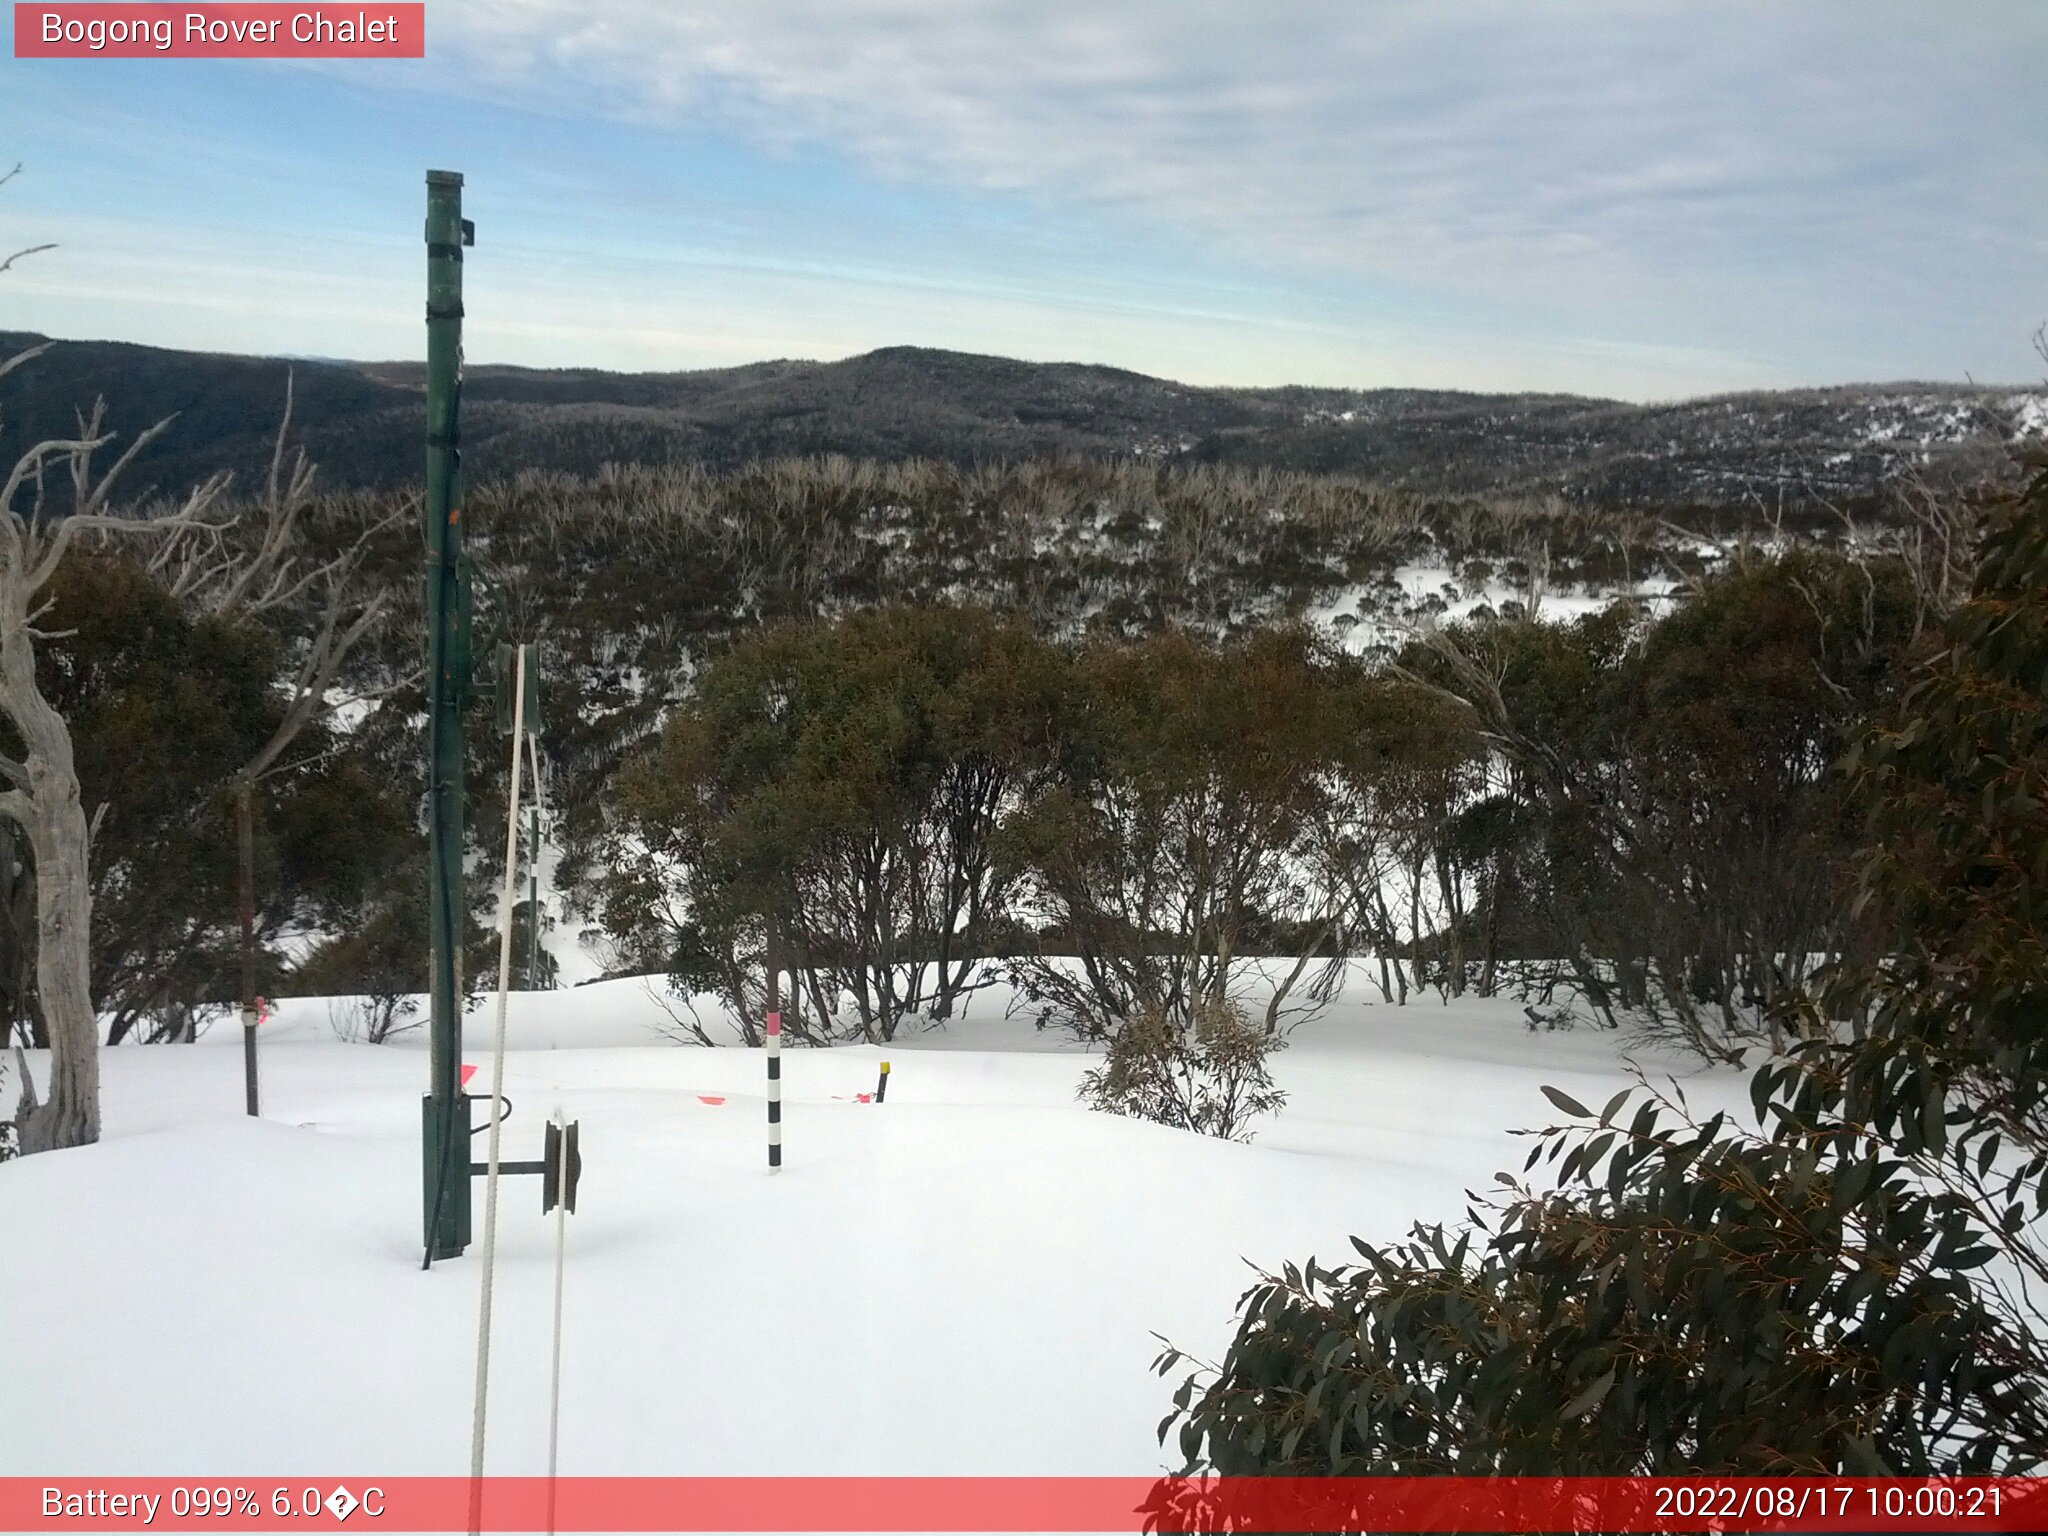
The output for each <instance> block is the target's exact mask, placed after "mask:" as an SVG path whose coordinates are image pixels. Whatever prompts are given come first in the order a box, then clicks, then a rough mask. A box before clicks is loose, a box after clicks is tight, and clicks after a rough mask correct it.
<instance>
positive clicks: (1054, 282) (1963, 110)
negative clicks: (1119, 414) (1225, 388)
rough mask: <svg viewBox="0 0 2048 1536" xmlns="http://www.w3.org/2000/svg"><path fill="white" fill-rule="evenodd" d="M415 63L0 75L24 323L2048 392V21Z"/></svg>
mask: <svg viewBox="0 0 2048 1536" xmlns="http://www.w3.org/2000/svg"><path fill="white" fill-rule="evenodd" d="M427 14H428V58H427V59H425V60H424V61H418V62H397V61H391V62H377V63H360V62H343V61H334V62H328V63H319V64H287V63H267V62H247V61H232V62H230V61H221V62H206V61H163V60H134V61H129V60H106V61H74V60H17V59H13V58H0V169H4V168H5V167H6V166H8V165H11V164H13V163H14V162H15V161H20V162H22V163H23V165H24V167H25V169H24V170H23V172H22V174H21V175H20V176H19V177H17V178H16V179H15V180H14V181H13V182H11V183H9V184H8V185H7V186H6V187H5V188H4V189H0V255H4V253H5V252H6V251H9V250H13V249H15V248H17V247H19V246H24V245H30V244H40V243H42V242H44V241H55V242H57V245H58V249H56V250H54V251H50V252H47V253H44V254H41V255H38V256H36V257H33V258H31V259H28V260H25V261H23V262H21V263H20V264H18V265H17V266H16V267H15V269H14V270H13V271H11V272H9V273H7V274H6V275H5V276H0V326H5V327H8V328H22V329H32V330H40V331H45V332H48V333H51V334H55V335H63V336H75V337H86V336H90V337H110V338H115V339H121V340H131V341H141V342H148V343H153V344H158V345H166V346H180V347H198V348H207V349H213V350H220V351H237V352H266V353H287V354H301V355H322V356H344V357H363V358H384V357H411V356H417V355H418V354H419V353H420V351H421V350H422V347H423V345H424V342H423V329H422V325H421V322H420V317H419V311H420V305H421V289H422V266H423V259H424V258H423V252H422V250H421V248H420V243H419V231H420V218H421V211H422V202H423V187H422V173H423V172H424V170H425V169H426V168H427V167H429V166H438V167H447V168H450V169H457V170H461V171H463V172H464V173H465V175H466V177H467V178H468V192H467V211H468V212H469V214H470V215H471V216H472V217H473V218H474V219H475V220H476V223H477V226H478V231H479V233H478V248H477V250H476V251H475V252H474V253H473V255H472V257H471V262H470V265H469V266H468V268H467V281H468V289H469V292H468V309H469V315H470V320H469V324H468V334H467V341H468V352H469V355H470V357H471V358H472V359H475V360H479V361H494V362H518V363H528V364H535V365H567V364H578V365H587V366H596V367H606V368H625V369H641V368H693V367H709V366H718V365H724V364H730V363H739V362H748V361H753V360H757V359H760V358H768V357H814V358H833V357H842V356H847V355H850V354H853V353H857V352H861V351H865V350H868V349H870V348H872V347H878V346H887V345H892V344H898V343H913V344H920V345H927V346H942V347H955V348H961V349H964V350H972V351H983V352H995V353H1001V354H1005V355H1009V356H1016V357H1026V358H1035V359H1043V360H1053V359H1061V360H1078V361H1088V362H1103V363H1111V364H1116V365H1119V366H1123V367H1129V368H1135V369H1138V370H1141V371H1144V372H1148V373H1155V374H1161V375H1165V376H1168V377H1173V378H1178V379H1184V380H1187V381H1190V382H1195V383H1203V384H1277V383H1288V382H1294V383H1313V384H1341V385H1354V386H1361V387H1369V386H1379V385H1410V386H1430V387H1452V388H1473V389H1546V390H1570V391H1577V392H1584V393H1598V394H1611V395H1619V396H1623V397H1627V398H1633V399H1668V398H1674V397H1678V396H1684V395H1694V394H1702V393H1710V392H1715V391H1720V390H1728V389H1739V388H1748V387H1756V386H1775V385H1792V384H1811V383H1831V382H1846V381H1850V380H1869V379H1892V378H1934V379H1961V378H1963V377H1966V376H1969V377H1975V378H1977V379H1979V380H1985V381H1993V382H2015V383H2025V382H2033V381H2037V380H2038V379H2039V378H2040V377H2041V375H2042V373H2043V372H2044V371H2048V363H2044V362H2043V360H2042V359H2041V357H2040V356H2039V355H2038V354H2037V353H2036V352H2035V350H2034V346H2033V336H2034V332H2035V331H2036V329H2037V328H2038V327H2039V326H2041V325H2042V323H2043V322H2044V321H2048V135H2044V133H2043V131H2042V130H2043V126H2044V124H2048V115H2044V107H2043V103H2044V102H2048V4H2036V3H2032V0H2015V3H1999V0H1973V3H1970V4H1967V5H1959V4H1953V3H1950V4H1905V3H1897V0H1770V3H1759V4H1751V3H1747V0H1716V3H1704V0H1702V3H1696V4H1688V5H1681V4H1671V3H1665V0H1599V3H1597V4H1595V3H1581V0H1571V3H1562V0H1516V3H1505V0H1264V3H1255V0H1227V3H1226V0H1121V3H1120V0H1092V3H1089V4H1085V5H1084V4H1074V3H1066V0H1037V3H1019V0H931V3H927V0H753V3H742V0H706V3H698V4H692V3H688V0H430V3H429V5H428V13H427Z"/></svg>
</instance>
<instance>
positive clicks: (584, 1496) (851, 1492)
mask: <svg viewBox="0 0 2048 1536" xmlns="http://www.w3.org/2000/svg"><path fill="white" fill-rule="evenodd" d="M475 1495H480V1497H481V1517H482V1518H481V1523H480V1527H479V1528H480V1529H482V1530H486V1531H544V1530H555V1531H691V1532H696V1531H735V1532H737V1531H744V1532H755V1531H787V1532H811V1531H834V1532H837V1531H902V1532H928V1531H929V1532H937V1531H991V1532H1020V1531H1041V1532H1062V1533H1064V1532H1084V1531H1111V1532H1124V1531H1132V1532H1137V1531H1147V1530H1150V1531H1159V1532H1183V1531H1190V1532H1191V1531H1223V1530H1229V1531H1247V1532H1277V1531H1400V1532H1418V1533H1421V1532H1432V1533H1433V1532H1447V1531H1475V1530H1476V1531H1514V1532H1542V1531H1560V1532H1561V1531H1627V1532H1693V1531H1759V1532H1765V1531H1773V1532H1774V1531H1816V1532H1819V1531H1836V1532H1852V1531H1951V1532H1953V1531H1987V1532H1988V1531H2039V1530H2044V1529H2048V1478H1858V1477H1840V1478H1802V1477H1776V1478H1758V1477H1683V1478H1620V1477H1584V1478H1540V1477H1502V1478H1401V1477H1358V1478H1313V1477H1310V1478H1257V1477H1252V1478H1209V1479H1202V1478H1153V1477H1125V1478H1118V1477H790V1478H775V1477H570V1478H563V1479H561V1480H560V1481H559V1482H558V1483H550V1482H549V1480H548V1479H546V1478H539V1477H532V1478H525V1477H494V1478H486V1479H485V1480H484V1481H483V1483H482V1485H481V1487H480V1488H479V1487H478V1485H475V1484H472V1483H471V1482H470V1480H469V1479H468V1478H465V1477H390V1478H378V1477H344V1478H331V1477H330V1478H276V1477H242V1478H216V1479H212V1480H210V1481H206V1482H201V1481H199V1480H197V1479H188V1478H135V1477H114V1478H80V1477H53V1478H46V1479H36V1478H26V1477H15V1478H0V1531H61V1530H87V1529H90V1530H94V1531H117V1530H127V1529H132V1530H138V1531H142V1530H147V1531H316V1530H345V1531H355V1530H364V1531H384V1532H398V1531H436V1532H438V1531H462V1530H468V1529H470V1520H471V1499H472V1497H473V1496H475Z"/></svg>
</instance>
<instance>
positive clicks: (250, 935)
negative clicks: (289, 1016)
mask: <svg viewBox="0 0 2048 1536" xmlns="http://www.w3.org/2000/svg"><path fill="white" fill-rule="evenodd" d="M235 842H236V844H237V845H238V846H237V852H238V854H239V856H240V862H241V866H242V868H241V884H242V893H241V894H242V1097H243V1098H244V1099H245V1100H246V1101H247V1105H248V1110H249V1113H250V1114H252V1115H253V1114H256V1113H257V1092H256V786H255V785H254V784H253V783H251V782H250V781H249V780H248V779H243V780H242V782H241V785H240V786H239V790H238V792H237V794H236V795H235Z"/></svg>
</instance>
